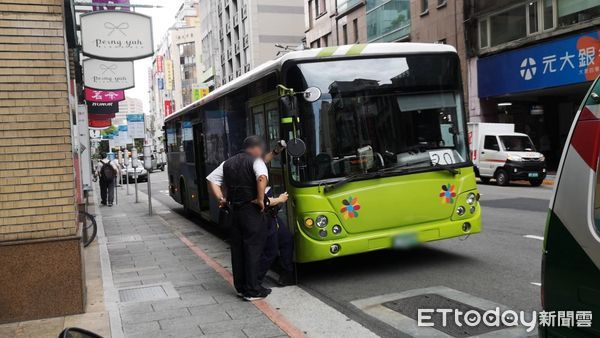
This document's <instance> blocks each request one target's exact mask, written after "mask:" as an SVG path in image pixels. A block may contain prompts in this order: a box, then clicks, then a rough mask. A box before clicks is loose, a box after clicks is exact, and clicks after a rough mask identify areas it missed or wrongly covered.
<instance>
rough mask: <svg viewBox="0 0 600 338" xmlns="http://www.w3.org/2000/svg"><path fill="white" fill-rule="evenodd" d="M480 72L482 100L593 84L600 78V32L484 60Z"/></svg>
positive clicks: (479, 88) (541, 44)
mask: <svg viewBox="0 0 600 338" xmlns="http://www.w3.org/2000/svg"><path fill="white" fill-rule="evenodd" d="M477 72H478V90H479V97H482V98H483V97H491V96H500V95H506V94H511V93H519V92H525V91H530V90H536V89H542V88H550V87H557V86H564V85H571V84H577V83H582V82H586V81H592V80H594V79H595V78H596V77H597V76H598V75H600V31H592V32H585V33H579V34H575V35H571V36H567V37H564V38H560V39H554V40H552V41H549V42H545V43H540V44H537V45H534V46H531V47H526V48H521V49H518V50H514V51H509V52H505V53H500V54H497V55H493V56H489V57H483V58H481V59H479V61H478V63H477Z"/></svg>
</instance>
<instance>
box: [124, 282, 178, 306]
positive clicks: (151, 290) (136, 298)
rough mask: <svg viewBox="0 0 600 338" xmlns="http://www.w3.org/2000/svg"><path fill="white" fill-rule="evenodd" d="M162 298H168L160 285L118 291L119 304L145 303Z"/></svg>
mask: <svg viewBox="0 0 600 338" xmlns="http://www.w3.org/2000/svg"><path fill="white" fill-rule="evenodd" d="M164 298H168V295H167V292H166V291H165V289H164V288H163V287H162V286H160V285H157V286H148V287H141V288H131V289H122V290H119V299H120V300H121V302H145V301H149V300H157V299H164Z"/></svg>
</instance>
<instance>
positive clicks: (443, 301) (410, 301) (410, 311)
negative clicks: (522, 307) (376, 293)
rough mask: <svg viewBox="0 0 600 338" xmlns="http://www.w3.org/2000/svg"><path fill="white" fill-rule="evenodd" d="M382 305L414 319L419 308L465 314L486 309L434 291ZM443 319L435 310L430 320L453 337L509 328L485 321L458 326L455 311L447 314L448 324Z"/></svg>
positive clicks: (482, 311) (481, 312) (435, 327)
mask: <svg viewBox="0 0 600 338" xmlns="http://www.w3.org/2000/svg"><path fill="white" fill-rule="evenodd" d="M382 305H383V306H385V307H387V308H388V309H390V310H393V311H396V312H398V313H401V314H403V315H405V316H407V317H409V318H412V319H414V320H418V319H417V316H418V309H456V310H460V311H462V313H463V314H464V313H465V312H467V311H470V310H474V311H477V312H478V313H479V314H480V315H483V313H484V312H485V311H486V310H481V309H479V308H476V307H473V306H470V305H467V304H464V303H461V302H458V301H456V300H453V299H450V298H446V297H443V296H440V295H438V294H434V293H429V294H422V295H418V296H413V297H408V298H402V299H398V300H393V301H389V302H386V303H383V304H382ZM428 315H429V314H428ZM442 320H443V317H442V314H441V313H437V312H434V313H432V314H431V320H430V321H431V322H433V323H434V326H433V328H434V329H436V330H439V331H442V332H444V333H446V334H449V335H451V336H453V337H470V336H477V335H481V334H485V333H488V332H492V331H496V330H501V329H505V328H507V327H506V326H499V327H487V326H485V324H483V322H481V323H480V324H479V325H478V326H474V327H471V326H467V325H464V323H463V325H462V326H457V325H456V323H455V321H454V314H453V313H449V314H447V320H446V326H443V325H442ZM461 321H462V318H461Z"/></svg>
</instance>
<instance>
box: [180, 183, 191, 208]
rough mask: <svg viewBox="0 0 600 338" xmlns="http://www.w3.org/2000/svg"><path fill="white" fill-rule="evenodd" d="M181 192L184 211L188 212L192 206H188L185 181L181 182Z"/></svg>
mask: <svg viewBox="0 0 600 338" xmlns="http://www.w3.org/2000/svg"><path fill="white" fill-rule="evenodd" d="M179 193H180V198H181V205H183V211H184V212H185V213H188V212H189V211H190V208H189V207H188V203H187V192H186V190H185V183H183V181H181V182H179Z"/></svg>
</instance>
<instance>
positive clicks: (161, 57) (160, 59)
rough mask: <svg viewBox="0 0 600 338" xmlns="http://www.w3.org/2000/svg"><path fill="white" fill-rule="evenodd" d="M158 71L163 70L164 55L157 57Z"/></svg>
mask: <svg viewBox="0 0 600 338" xmlns="http://www.w3.org/2000/svg"><path fill="white" fill-rule="evenodd" d="M156 72H157V73H162V72H163V56H162V55H159V56H157V57H156Z"/></svg>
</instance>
